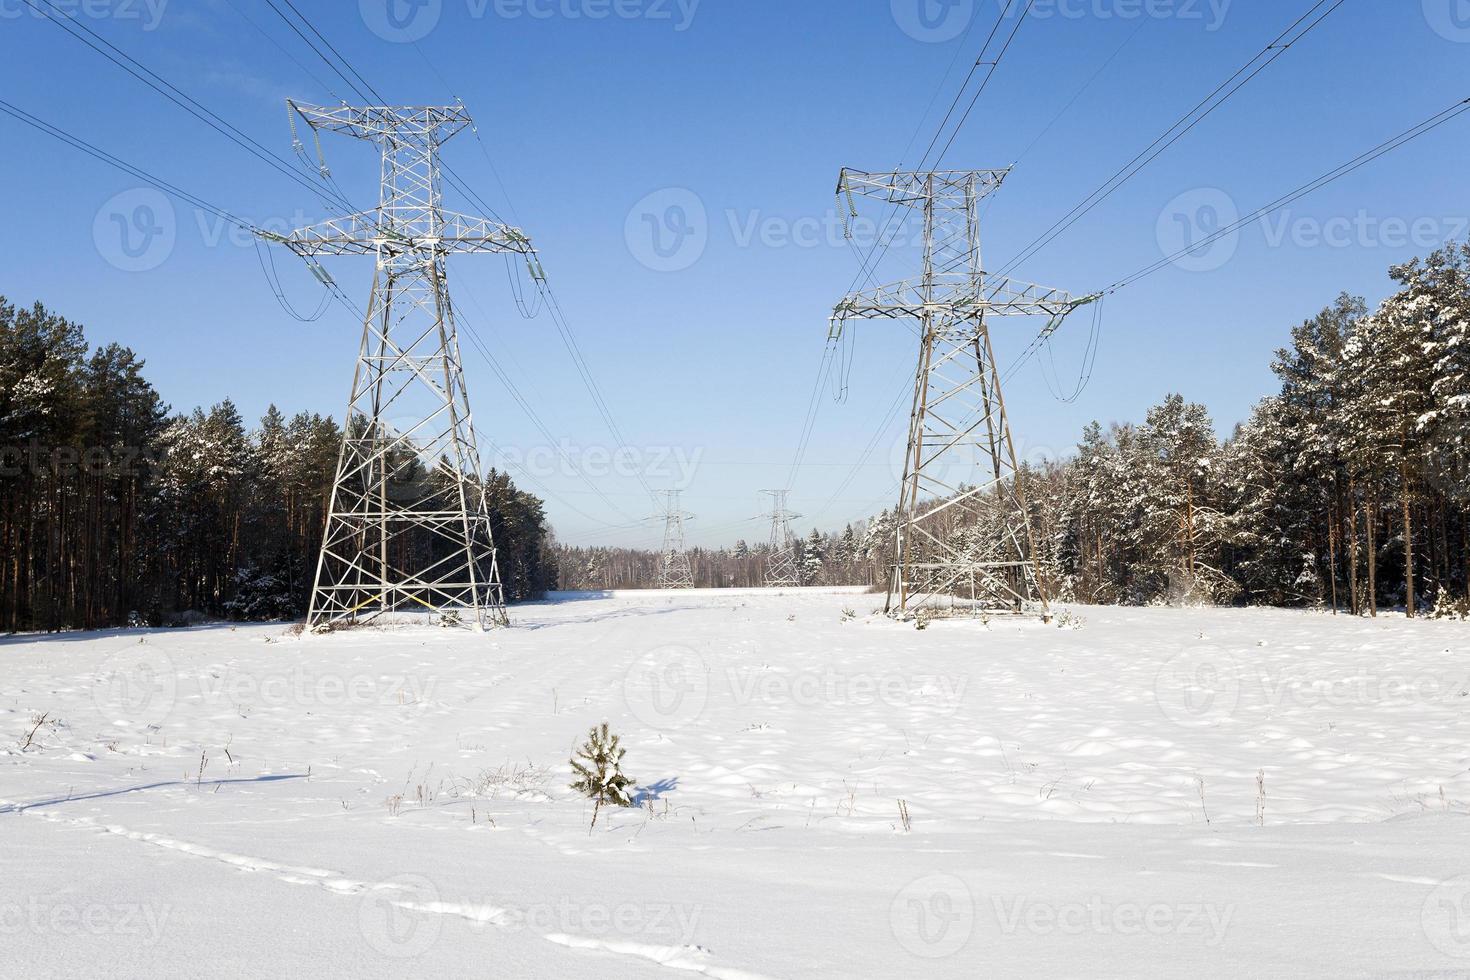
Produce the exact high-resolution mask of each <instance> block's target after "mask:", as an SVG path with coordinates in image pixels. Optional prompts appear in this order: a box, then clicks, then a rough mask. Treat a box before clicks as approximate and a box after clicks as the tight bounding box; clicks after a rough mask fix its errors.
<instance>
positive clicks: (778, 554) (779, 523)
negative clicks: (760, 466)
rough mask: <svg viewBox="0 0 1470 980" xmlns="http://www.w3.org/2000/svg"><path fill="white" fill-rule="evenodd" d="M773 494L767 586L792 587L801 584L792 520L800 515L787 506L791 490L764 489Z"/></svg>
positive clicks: (767, 559) (765, 491) (767, 561)
mask: <svg viewBox="0 0 1470 980" xmlns="http://www.w3.org/2000/svg"><path fill="white" fill-rule="evenodd" d="M761 492H762V493H767V494H770V495H771V550H770V553H769V554H768V555H767V557H766V587H767V588H780V589H790V588H795V587H796V586H798V585H800V584H801V571H800V569H799V568H798V567H797V563H796V535H794V534H792V533H791V522H792V521H794V520H796V518H798V517H800V516H801V515H800V514H794V513H792V512H791V511H790V510H788V509H787V508H786V495H787V494H788V493H790V492H791V491H789V490H762V491H761Z"/></svg>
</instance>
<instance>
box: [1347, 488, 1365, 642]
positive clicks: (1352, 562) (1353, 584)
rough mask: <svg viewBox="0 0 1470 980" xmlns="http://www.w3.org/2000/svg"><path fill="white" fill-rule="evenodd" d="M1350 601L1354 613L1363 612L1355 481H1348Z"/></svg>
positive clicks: (1355, 614)
mask: <svg viewBox="0 0 1470 980" xmlns="http://www.w3.org/2000/svg"><path fill="white" fill-rule="evenodd" d="M1347 503H1348V590H1349V593H1350V594H1349V597H1348V601H1349V602H1350V603H1351V605H1352V610H1353V615H1354V616H1361V615H1362V614H1363V607H1362V604H1361V603H1359V601H1358V486H1357V483H1356V482H1355V481H1349V483H1348V501H1347Z"/></svg>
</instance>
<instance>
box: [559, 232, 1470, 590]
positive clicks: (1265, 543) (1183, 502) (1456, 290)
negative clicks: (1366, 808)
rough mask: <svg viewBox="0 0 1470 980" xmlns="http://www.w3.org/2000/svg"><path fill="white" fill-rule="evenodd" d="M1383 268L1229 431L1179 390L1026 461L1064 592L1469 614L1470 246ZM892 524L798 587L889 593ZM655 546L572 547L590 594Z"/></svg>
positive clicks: (983, 527)
mask: <svg viewBox="0 0 1470 980" xmlns="http://www.w3.org/2000/svg"><path fill="white" fill-rule="evenodd" d="M1389 275H1390V277H1391V279H1392V281H1393V282H1394V283H1395V284H1396V287H1397V289H1396V291H1395V292H1394V293H1393V294H1392V295H1390V296H1389V297H1388V298H1387V299H1386V300H1384V301H1383V303H1382V304H1380V305H1379V306H1378V307H1377V308H1376V309H1372V310H1370V309H1369V308H1368V306H1367V304H1366V303H1365V302H1364V300H1363V299H1362V298H1361V297H1357V296H1353V295H1349V294H1347V293H1344V294H1342V295H1341V296H1339V297H1338V299H1337V300H1336V301H1335V302H1333V303H1332V304H1331V305H1329V306H1328V307H1327V308H1326V309H1324V310H1323V311H1322V312H1321V313H1319V314H1318V315H1316V316H1314V317H1312V318H1311V319H1309V320H1307V321H1306V322H1304V323H1301V324H1299V325H1298V326H1296V327H1295V328H1294V329H1292V330H1291V334H1290V342H1289V344H1288V345H1286V346H1285V347H1283V348H1281V349H1280V350H1278V351H1277V352H1276V355H1275V358H1274V361H1273V364H1272V369H1273V371H1274V373H1275V375H1276V377H1277V379H1278V380H1279V383H1280V388H1279V390H1278V391H1277V392H1276V393H1274V394H1272V395H1270V396H1269V397H1267V398H1265V399H1263V400H1262V401H1261V402H1260V403H1258V404H1257V405H1256V406H1255V408H1254V410H1253V411H1252V413H1251V415H1250V417H1249V418H1248V419H1246V420H1245V421H1244V422H1242V423H1241V424H1240V425H1238V426H1236V427H1235V430H1234V431H1233V433H1232V434H1231V435H1230V436H1229V437H1228V438H1226V439H1224V440H1221V439H1219V438H1218V437H1217V435H1216V432H1215V425H1214V422H1213V420H1212V419H1211V417H1210V414H1209V411H1208V410H1207V409H1206V408H1205V406H1203V405H1200V404H1197V403H1194V402H1190V401H1187V400H1186V399H1185V398H1184V397H1183V396H1182V395H1178V394H1170V395H1168V396H1167V397H1166V398H1165V399H1164V400H1163V401H1162V402H1161V403H1160V404H1159V405H1157V406H1155V407H1154V408H1152V409H1150V410H1149V411H1148V413H1147V415H1146V417H1145V418H1144V420H1143V421H1142V422H1140V423H1123V424H1113V425H1112V426H1110V427H1108V428H1106V429H1105V428H1104V427H1103V426H1102V425H1101V424H1100V423H1097V422H1093V423H1092V424H1090V425H1088V426H1087V427H1086V429H1085V430H1084V432H1083V434H1082V439H1081V441H1080V444H1079V445H1078V448H1077V452H1076V453H1075V454H1074V455H1072V456H1071V457H1069V458H1067V459H1064V460H1055V461H1050V462H1047V463H1045V464H1042V465H1039V466H1026V467H1024V468H1023V477H1024V480H1025V486H1026V491H1027V497H1028V502H1029V506H1030V508H1031V517H1032V520H1033V528H1034V530H1035V531H1036V537H1037V559H1038V564H1039V565H1040V568H1041V574H1042V577H1043V579H1044V581H1045V582H1046V584H1047V586H1048V591H1049V592H1050V594H1051V595H1052V596H1054V597H1055V598H1056V599H1058V600H1060V601H1064V602H1085V603H1098V604H1151V603H1177V604H1189V603H1209V604H1254V605H1272V606H1296V607H1322V608H1331V609H1334V610H1339V609H1340V610H1343V611H1345V612H1351V613H1360V614H1369V615H1376V614H1377V613H1378V611H1379V610H1381V609H1384V608H1390V607H1391V608H1401V609H1403V610H1405V611H1406V612H1407V613H1408V614H1410V615H1414V614H1416V613H1418V612H1421V611H1435V612H1438V613H1439V614H1452V615H1460V616H1466V615H1470V244H1454V245H1449V246H1446V247H1445V248H1443V249H1440V250H1439V251H1437V252H1435V253H1434V254H1432V255H1430V256H1429V257H1428V258H1427V259H1415V260H1413V261H1411V262H1407V263H1404V264H1402V265H1397V266H1394V267H1392V268H1391V269H1390V271H1389ZM1009 489H1010V488H1008V487H1005V488H997V490H995V491H994V493H995V494H996V495H997V497H998V496H999V495H1000V494H1003V493H1008V492H1009ZM941 503H942V501H936V502H934V503H933V504H931V506H939V505H940V504H941ZM965 512H966V509H965V508H952V509H951V511H950V514H951V515H952V517H951V522H950V524H949V526H948V527H947V528H946V529H945V533H947V534H949V535H950V536H951V539H952V540H958V541H960V542H961V543H962V544H963V546H964V548H965V550H966V553H969V554H973V555H975V556H976V557H977V558H980V559H983V558H985V557H993V556H995V555H996V554H997V553H998V552H1000V551H1004V550H1005V547H1006V545H1005V542H1006V539H1007V530H1006V525H1005V524H1003V523H1001V522H999V521H997V522H996V523H994V524H988V523H986V522H984V521H979V520H975V519H973V518H967V517H964V516H963V515H964V514H965ZM894 525H895V517H894V514H893V512H892V511H884V512H883V513H881V514H878V515H876V516H875V517H874V518H873V519H871V520H869V521H866V522H861V523H859V524H858V525H856V526H855V527H848V528H847V529H845V530H844V531H843V532H842V533H841V534H838V535H823V534H821V533H820V532H816V531H814V532H813V534H812V536H810V537H808V538H806V539H803V540H802V541H801V543H800V544H799V545H798V548H799V551H798V558H799V561H800V567H801V568H802V574H803V578H804V580H805V581H806V582H807V583H809V584H841V585H868V586H879V585H882V584H883V583H884V582H885V580H886V575H887V572H886V569H887V568H888V567H889V565H890V564H891V562H892V549H893V532H894ZM767 551H768V549H766V548H765V547H764V546H762V547H760V548H757V549H754V550H752V549H748V548H745V547H744V546H743V543H742V544H741V545H739V546H737V547H735V548H733V549H717V550H706V549H698V550H695V551H693V552H691V557H692V559H693V565H694V569H695V577H696V584H698V585H705V586H715V585H735V586H753V585H759V584H761V582H762V575H763V569H764V565H765V558H766V556H767ZM659 557H660V556H659V555H658V553H657V552H648V551H634V550H629V549H597V548H590V549H589V548H567V547H562V548H560V549H559V550H558V559H559V566H560V570H561V576H562V580H563V582H573V583H577V585H576V587H578V588H643V587H649V586H651V585H653V583H654V582H655V581H656V578H657V568H658V561H659Z"/></svg>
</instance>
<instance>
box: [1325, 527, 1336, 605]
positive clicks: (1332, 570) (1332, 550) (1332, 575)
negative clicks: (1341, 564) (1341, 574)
mask: <svg viewBox="0 0 1470 980" xmlns="http://www.w3.org/2000/svg"><path fill="white" fill-rule="evenodd" d="M1327 577H1328V579H1330V580H1331V582H1332V615H1334V616H1336V615H1337V511H1336V508H1332V507H1329V508H1328V510H1327Z"/></svg>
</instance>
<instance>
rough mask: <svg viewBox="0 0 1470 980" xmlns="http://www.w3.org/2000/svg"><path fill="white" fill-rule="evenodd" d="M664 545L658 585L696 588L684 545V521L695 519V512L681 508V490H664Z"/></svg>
mask: <svg viewBox="0 0 1470 980" xmlns="http://www.w3.org/2000/svg"><path fill="white" fill-rule="evenodd" d="M663 495H664V499H665V502H666V503H665V507H664V512H663V513H662V514H660V515H658V516H659V517H662V518H663V519H664V547H663V551H662V552H661V553H660V554H659V560H658V587H659V588H660V589H692V588H694V572H693V570H692V569H691V568H690V566H689V552H688V551H687V550H685V545H684V522H685V521H692V520H694V515H693V514H686V513H685V512H684V511H682V510H680V509H679V491H678V490H665V491H663Z"/></svg>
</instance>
